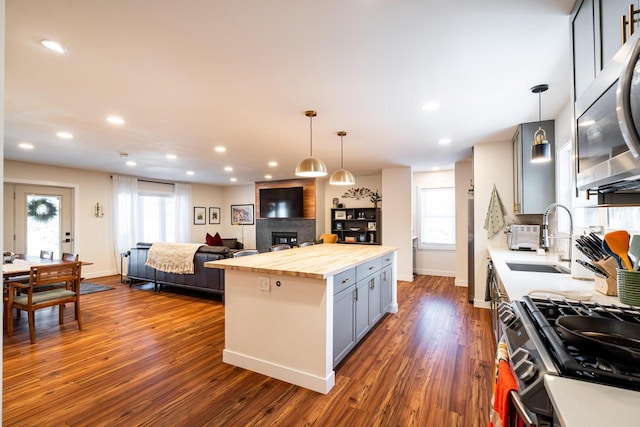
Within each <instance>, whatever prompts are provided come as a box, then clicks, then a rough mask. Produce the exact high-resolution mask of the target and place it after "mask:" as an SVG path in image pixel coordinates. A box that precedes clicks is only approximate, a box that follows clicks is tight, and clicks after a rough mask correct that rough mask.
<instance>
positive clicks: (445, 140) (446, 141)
mask: <svg viewBox="0 0 640 427" xmlns="http://www.w3.org/2000/svg"><path fill="white" fill-rule="evenodd" d="M438 144H440V145H447V144H451V138H441V139H440V141H438Z"/></svg>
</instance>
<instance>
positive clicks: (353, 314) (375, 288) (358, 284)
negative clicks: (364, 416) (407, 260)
mask: <svg viewBox="0 0 640 427" xmlns="http://www.w3.org/2000/svg"><path fill="white" fill-rule="evenodd" d="M392 262H393V255H391V254H390V255H386V256H384V257H380V258H376V259H373V260H371V261H368V262H365V263H362V264H360V265H358V266H357V267H355V268H353V269H350V270H347V271H344V272H342V273H339V274H336V275H335V276H334V279H333V282H334V295H333V366H336V365H337V364H338V363H340V361H341V360H342V359H343V358H344V357H345V356H346V355H347V354H349V352H350V351H351V350H352V349H353V348H354V347H355V345H356V344H357V343H358V342H359V341H360V340H361V339H362V338H364V336H365V335H366V334H367V332H369V331H370V330H371V328H373V326H375V324H376V323H378V322H379V321H380V319H382V316H383V314H384V313H386V312H387V311H388V309H389V308H390V307H391V298H392V295H391V292H392V271H393V265H392Z"/></svg>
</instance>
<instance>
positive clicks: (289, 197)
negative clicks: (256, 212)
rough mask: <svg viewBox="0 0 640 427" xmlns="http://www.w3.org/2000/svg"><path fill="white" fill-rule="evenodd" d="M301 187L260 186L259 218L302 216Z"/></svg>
mask: <svg viewBox="0 0 640 427" xmlns="http://www.w3.org/2000/svg"><path fill="white" fill-rule="evenodd" d="M303 200H304V199H303V191H302V187H287V188H261V189H260V218H303V217H304V209H303V208H304V203H303Z"/></svg>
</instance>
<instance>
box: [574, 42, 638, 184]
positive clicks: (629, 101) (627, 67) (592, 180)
mask: <svg viewBox="0 0 640 427" xmlns="http://www.w3.org/2000/svg"><path fill="white" fill-rule="evenodd" d="M639 59H640V33H636V34H635V35H634V36H633V37H632V38H630V39H629V41H628V42H627V43H626V44H625V45H624V46H623V47H622V48H620V50H619V51H618V53H617V54H616V55H615V57H614V58H613V59H612V60H611V62H610V63H609V64H608V65H607V66H606V67H605V69H603V70H602V72H601V73H600V75H599V76H598V77H597V78H596V80H594V82H593V83H592V84H591V85H590V86H589V87H588V88H587V89H586V90H585V92H584V93H583V94H579V98H578V99H577V100H576V103H575V114H576V127H575V130H576V144H577V165H576V166H577V186H578V189H580V190H598V191H599V192H614V191H618V190H629V189H633V190H640V160H638V159H640V61H639Z"/></svg>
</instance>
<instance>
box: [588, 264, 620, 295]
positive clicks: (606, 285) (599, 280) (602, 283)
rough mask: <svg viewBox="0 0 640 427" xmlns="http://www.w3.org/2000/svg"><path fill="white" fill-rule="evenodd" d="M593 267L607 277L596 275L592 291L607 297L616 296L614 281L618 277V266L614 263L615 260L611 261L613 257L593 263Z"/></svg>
mask: <svg viewBox="0 0 640 427" xmlns="http://www.w3.org/2000/svg"><path fill="white" fill-rule="evenodd" d="M593 265H595V266H596V267H598V268H599V269H600V270H602V271H604V272H605V273H607V275H608V276H609V277H602V276H600V275H598V274H596V276H595V278H594V286H593V287H594V289H595V290H596V291H598V292H600V293H601V294H605V295H609V296H616V295H618V281H617V280H616V279H617V277H618V276H617V275H618V273H617V272H618V264H617V263H616V260H615V259H613V257H609V258H607V259H604V260H602V261H595V262H594V263H593Z"/></svg>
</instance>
